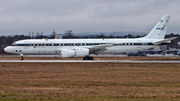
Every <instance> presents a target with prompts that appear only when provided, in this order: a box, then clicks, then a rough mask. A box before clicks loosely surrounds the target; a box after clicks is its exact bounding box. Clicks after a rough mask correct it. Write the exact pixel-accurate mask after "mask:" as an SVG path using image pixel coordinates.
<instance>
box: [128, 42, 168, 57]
mask: <svg viewBox="0 0 180 101" xmlns="http://www.w3.org/2000/svg"><path fill="white" fill-rule="evenodd" d="M166 49H167V47H166V46H165V45H164V46H162V48H161V49H158V50H153V49H152V48H150V49H147V50H139V51H133V52H127V53H126V55H127V56H147V54H162V53H164V52H165V51H166Z"/></svg>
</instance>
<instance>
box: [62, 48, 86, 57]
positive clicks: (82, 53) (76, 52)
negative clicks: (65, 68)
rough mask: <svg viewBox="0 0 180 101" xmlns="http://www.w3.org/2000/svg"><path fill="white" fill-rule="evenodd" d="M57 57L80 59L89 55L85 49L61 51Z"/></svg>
mask: <svg viewBox="0 0 180 101" xmlns="http://www.w3.org/2000/svg"><path fill="white" fill-rule="evenodd" d="M59 55H60V58H70V57H82V56H86V55H89V49H87V48H75V49H62V50H61V51H60V54H59Z"/></svg>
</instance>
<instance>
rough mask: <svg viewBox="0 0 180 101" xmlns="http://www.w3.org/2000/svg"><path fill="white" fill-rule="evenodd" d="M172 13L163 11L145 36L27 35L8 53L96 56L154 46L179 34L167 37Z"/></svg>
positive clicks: (89, 57) (9, 47) (164, 42)
mask: <svg viewBox="0 0 180 101" xmlns="http://www.w3.org/2000/svg"><path fill="white" fill-rule="evenodd" d="M169 20H170V15H164V16H163V17H162V18H161V20H159V21H158V23H157V24H156V25H155V27H154V28H153V29H152V30H151V32H150V33H149V34H148V35H147V36H145V37H142V38H132V39H128V38H126V39H26V40H20V41H16V42H14V43H13V44H12V45H11V46H7V47H6V48H5V49H4V51H5V52H7V53H13V54H20V60H23V54H52V55H58V54H59V56H60V58H70V57H84V58H83V60H93V57H91V56H90V55H89V54H101V53H126V52H131V51H137V50H142V49H148V48H152V47H154V46H159V45H165V44H168V43H170V42H171V40H173V39H175V38H176V37H172V38H168V39H164V36H165V33H166V30H167V25H168V22H169Z"/></svg>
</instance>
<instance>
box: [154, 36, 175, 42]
mask: <svg viewBox="0 0 180 101" xmlns="http://www.w3.org/2000/svg"><path fill="white" fill-rule="evenodd" d="M176 38H177V37H172V38H167V39H162V40H160V41H154V42H153V43H154V44H159V43H170V42H171V40H174V39H176Z"/></svg>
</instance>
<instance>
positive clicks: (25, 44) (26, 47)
mask: <svg viewBox="0 0 180 101" xmlns="http://www.w3.org/2000/svg"><path fill="white" fill-rule="evenodd" d="M27 43H28V42H27V41H25V43H24V48H25V49H28V47H29V46H28V44H27Z"/></svg>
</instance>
